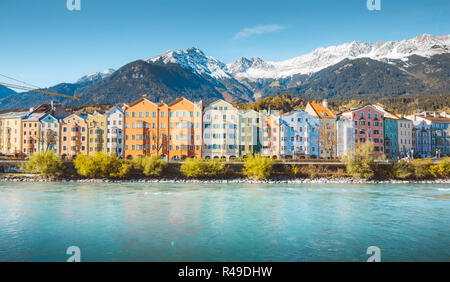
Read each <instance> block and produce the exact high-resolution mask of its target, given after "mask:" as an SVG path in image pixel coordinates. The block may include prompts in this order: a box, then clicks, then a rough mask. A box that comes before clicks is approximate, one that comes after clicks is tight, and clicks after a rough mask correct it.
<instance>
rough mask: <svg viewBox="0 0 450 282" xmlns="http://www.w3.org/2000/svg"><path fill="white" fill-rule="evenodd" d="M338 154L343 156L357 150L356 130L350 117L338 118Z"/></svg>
mask: <svg viewBox="0 0 450 282" xmlns="http://www.w3.org/2000/svg"><path fill="white" fill-rule="evenodd" d="M336 129H337V156H338V157H343V156H345V155H347V154H348V153H349V152H353V151H354V150H355V147H354V146H355V131H354V128H353V122H352V120H351V119H350V118H346V117H339V118H338V119H337V126H336Z"/></svg>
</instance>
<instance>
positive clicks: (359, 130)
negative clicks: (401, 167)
mask: <svg viewBox="0 0 450 282" xmlns="http://www.w3.org/2000/svg"><path fill="white" fill-rule="evenodd" d="M342 116H344V117H347V118H350V119H352V121H353V123H354V128H355V129H354V130H355V145H358V144H362V143H365V142H372V143H373V145H374V149H375V151H376V152H380V153H384V125H383V124H384V113H383V112H382V111H379V110H378V109H377V108H376V107H375V106H373V105H367V106H364V107H362V108H359V109H355V110H352V111H348V112H345V113H343V114H342Z"/></svg>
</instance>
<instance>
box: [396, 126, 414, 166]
mask: <svg viewBox="0 0 450 282" xmlns="http://www.w3.org/2000/svg"><path fill="white" fill-rule="evenodd" d="M397 123H398V127H397V129H398V134H397V138H398V151H399V154H400V155H399V157H400V158H404V157H407V156H411V155H412V153H413V143H414V142H413V140H412V139H413V129H414V124H413V122H412V120H409V119H404V118H402V119H399V120H398V121H397Z"/></svg>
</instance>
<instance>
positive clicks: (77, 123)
mask: <svg viewBox="0 0 450 282" xmlns="http://www.w3.org/2000/svg"><path fill="white" fill-rule="evenodd" d="M60 136H61V139H60V144H61V147H60V152H61V156H62V157H63V158H68V159H73V158H75V157H76V156H78V155H80V154H84V155H87V154H88V136H89V134H88V123H87V118H86V117H85V116H80V115H76V114H72V115H70V116H68V117H66V118H64V119H62V120H61V131H60Z"/></svg>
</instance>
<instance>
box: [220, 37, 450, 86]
mask: <svg viewBox="0 0 450 282" xmlns="http://www.w3.org/2000/svg"><path fill="white" fill-rule="evenodd" d="M449 51H450V35H449V34H445V35H442V36H434V35H430V34H422V35H419V36H417V37H415V38H413V39H408V40H401V41H389V42H382V41H378V42H377V43H375V44H371V43H364V42H360V41H355V42H352V43H345V44H342V45H339V46H330V47H327V48H318V49H316V50H314V51H313V52H311V53H309V54H306V55H302V56H299V57H296V58H292V59H288V60H285V61H280V62H269V61H268V62H265V61H263V60H261V59H259V58H256V59H255V58H252V59H246V58H241V59H239V60H237V61H236V62H234V63H231V64H228V65H227V70H228V72H229V73H230V74H231V75H232V76H233V77H235V78H236V79H238V80H241V79H249V80H255V79H266V78H286V77H289V76H292V75H295V74H313V73H316V72H318V71H320V70H322V69H325V68H327V67H329V66H332V65H335V64H337V63H339V62H340V61H342V60H344V59H357V58H370V59H373V60H377V61H388V60H392V59H403V60H407V58H408V57H410V56H412V55H418V56H422V57H430V56H433V55H436V54H443V53H449Z"/></svg>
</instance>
